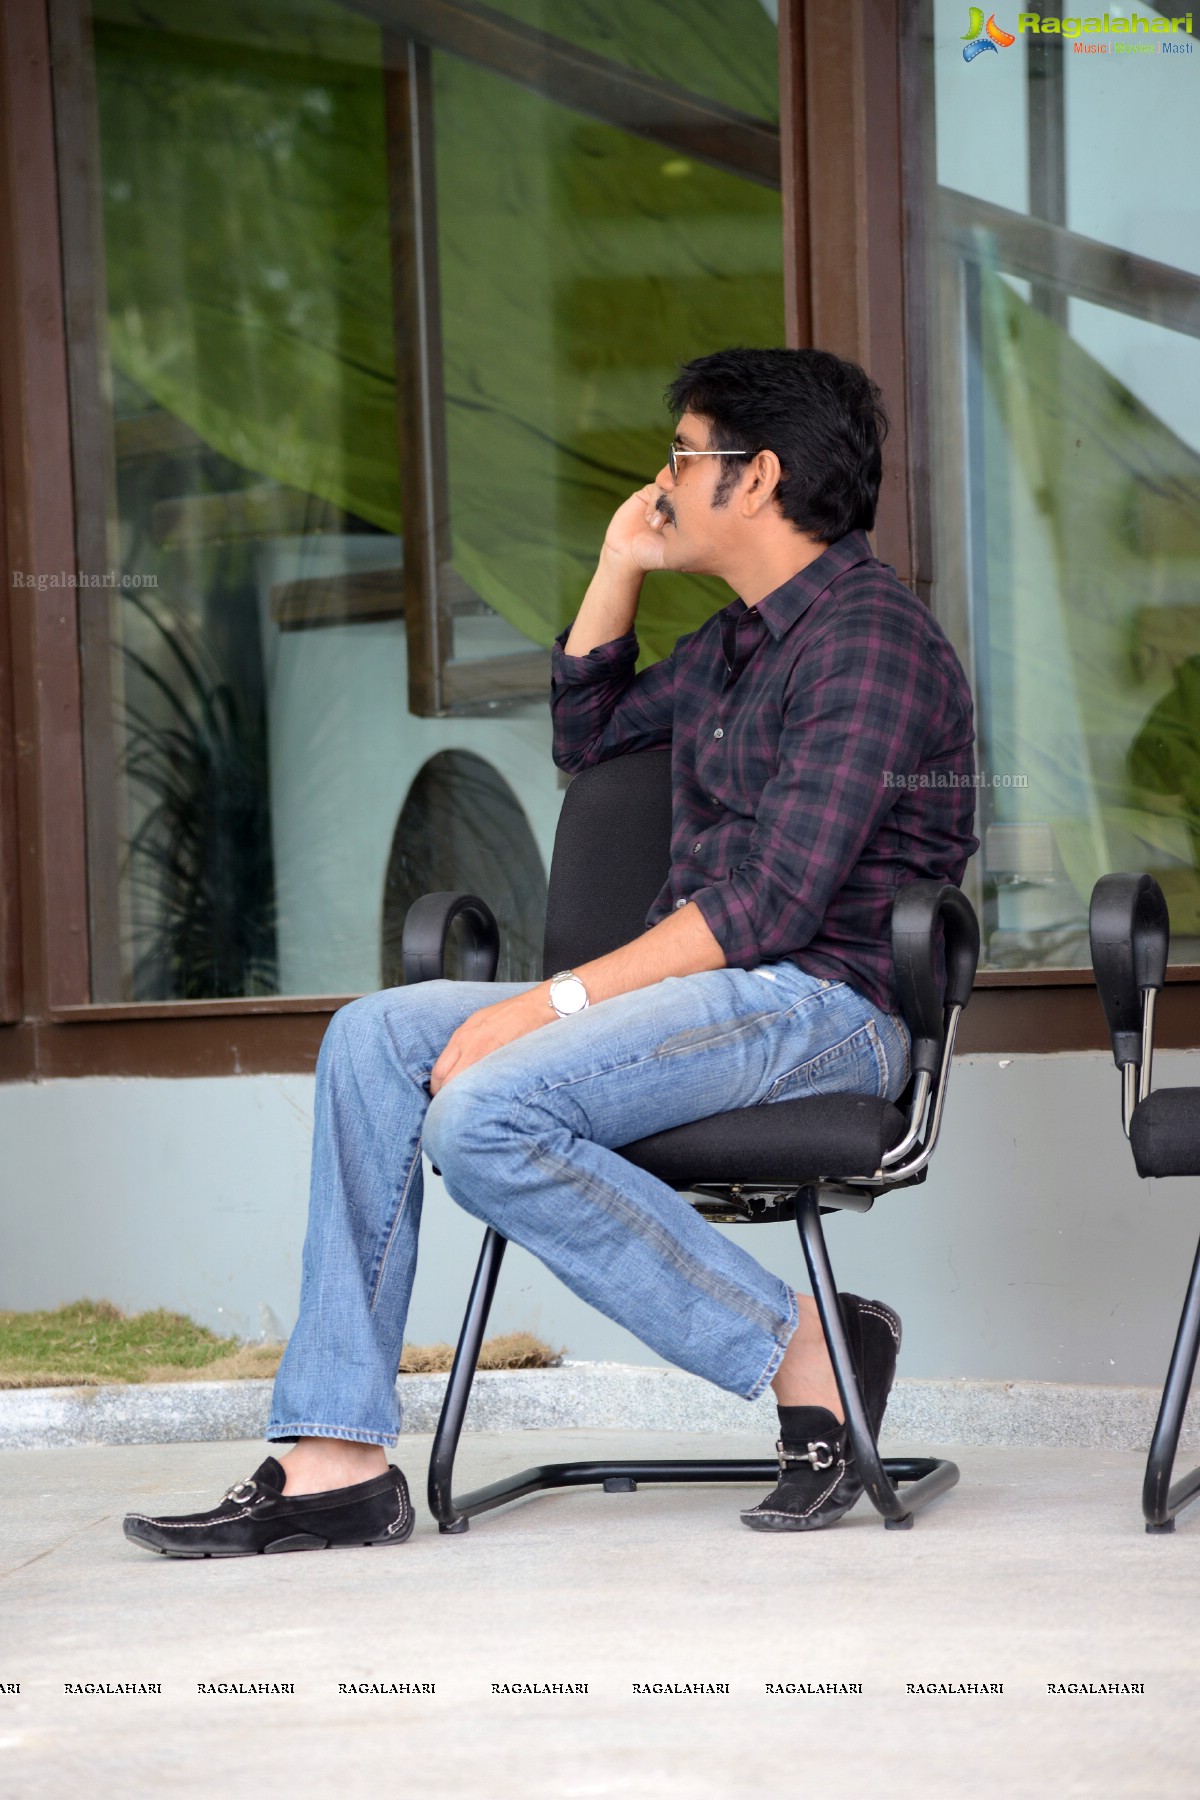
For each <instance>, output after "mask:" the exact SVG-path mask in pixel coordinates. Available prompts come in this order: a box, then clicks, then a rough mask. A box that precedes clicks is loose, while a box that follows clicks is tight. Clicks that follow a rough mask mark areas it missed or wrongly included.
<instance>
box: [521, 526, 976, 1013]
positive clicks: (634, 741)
mask: <svg viewBox="0 0 1200 1800" xmlns="http://www.w3.org/2000/svg"><path fill="white" fill-rule="evenodd" d="M569 630H570V628H569V627H568V629H567V630H566V631H564V632H563V633H562V634H561V635H560V637H559V638H558V640H557V642H556V643H555V646H554V651H553V673H552V693H551V707H552V710H553V716H554V760H555V762H556V763H557V764H558V766H559V768H561V769H566V770H568V771H569V772H570V773H572V774H575V773H577V772H578V771H579V770H580V769H586V768H590V767H591V766H592V765H593V764H594V763H599V762H605V761H607V759H608V758H609V757H611V756H620V755H622V754H623V753H625V752H627V751H633V750H649V749H651V748H653V747H654V746H655V745H662V744H668V743H669V744H670V746H671V768H672V791H673V818H672V829H671V873H670V876H669V877H668V880H667V883H666V885H665V887H664V888H663V890H662V892H661V893H660V894H659V896H658V898H657V899H656V901H655V902H654V905H653V906H652V907H651V909H650V911H649V913H648V914H647V917H646V925H647V927H649V926H651V925H654V924H657V923H658V921H659V920H660V919H663V918H665V917H666V916H667V914H668V913H669V912H670V911H671V909H672V907H678V906H684V905H686V903H687V902H688V901H689V900H693V901H695V903H696V905H697V906H698V907H699V908H700V911H701V913H702V914H703V915H704V919H705V921H706V923H707V925H708V927H709V930H710V931H711V932H712V934H713V936H714V937H715V938H716V940H717V942H718V943H719V944H720V946H721V948H722V950H723V951H724V953H725V961H726V964H727V965H728V966H730V967H735V968H743V969H750V968H753V967H754V966H755V964H756V963H760V962H776V961H784V960H788V961H791V962H794V963H798V964H799V966H800V967H801V968H802V969H807V970H808V971H809V972H810V973H811V974H813V975H818V976H823V977H825V979H827V980H830V981H844V982H847V983H848V984H849V986H850V987H852V988H855V989H856V990H857V991H858V992H859V993H860V994H863V995H864V996H865V997H866V998H867V999H868V1000H870V1001H871V1002H872V1003H873V1004H874V1005H876V1006H879V1007H881V1008H882V1009H883V1010H884V1011H885V1012H892V1013H894V1012H898V1011H899V998H898V996H897V993H896V990H895V986H894V983H893V979H892V953H891V942H890V936H889V928H890V920H891V907H892V898H893V895H894V894H895V892H896V889H897V888H898V887H900V886H902V885H903V883H905V882H907V881H912V880H915V879H917V878H920V877H931V878H933V879H934V880H938V881H952V882H956V883H957V882H961V880H962V877H963V871H964V870H965V868H966V865H967V858H968V857H969V856H970V855H971V853H972V851H973V850H975V849H976V848H977V847H978V842H977V839H976V838H975V837H974V835H973V833H972V830H971V825H972V821H973V818H974V813H975V790H974V760H973V756H972V745H973V740H974V729H973V723H972V708H971V692H970V689H969V687H968V685H967V681H966V677H965V676H964V674H963V671H962V668H961V665H960V664H959V661H958V658H957V657H956V655H955V653H954V651H953V649H952V648H951V646H950V643H949V641H948V639H947V638H946V636H945V634H944V633H943V631H942V630H941V627H940V626H939V625H938V624H937V622H936V620H935V619H934V618H933V616H932V615H931V614H930V612H929V611H928V609H927V608H926V607H925V606H923V605H922V603H921V602H920V601H919V600H918V599H916V598H915V596H914V595H913V594H911V593H910V592H909V590H908V589H907V588H906V587H905V586H904V585H903V583H902V582H901V581H899V580H898V579H897V576H896V574H895V572H894V570H892V569H890V568H889V567H888V566H887V565H886V564H884V563H881V562H878V561H877V560H876V559H875V558H874V557H873V556H872V555H871V550H870V546H869V544H868V542H867V538H866V535H865V533H863V532H861V531H852V532H850V533H849V534H848V535H847V536H846V537H844V538H840V539H839V540H838V541H837V542H836V543H834V544H831V545H830V546H829V548H828V549H827V550H826V551H825V552H824V554H823V555H821V556H820V557H818V558H817V560H816V561H815V562H813V563H810V564H809V566H808V568H806V569H802V570H801V572H800V573H799V574H798V575H793V576H792V578H791V579H790V580H789V581H785V582H784V584H783V586H782V587H779V588H776V589H775V591H774V593H772V594H768V595H767V597H766V598H765V599H764V600H761V601H760V602H759V603H758V605H757V606H751V607H747V606H745V605H744V604H743V602H742V601H741V600H734V601H733V602H732V603H731V604H730V605H729V606H726V607H724V608H723V609H722V611H720V612H718V613H715V614H714V615H713V617H712V618H710V619H708V620H707V621H706V622H705V623H704V624H703V625H702V626H701V627H700V629H699V630H698V631H693V632H691V633H689V635H688V636H686V637H682V638H680V640H679V642H678V643H677V644H676V646H675V649H674V651H673V652H672V653H671V655H670V656H668V657H666V658H665V659H664V661H662V662H660V663H655V664H654V665H653V667H651V668H649V669H645V670H643V672H642V673H641V674H640V675H636V674H635V673H634V665H635V663H636V661H637V655H638V643H637V638H636V636H635V635H634V634H633V632H630V633H628V634H627V635H626V636H625V637H621V638H617V639H615V640H614V641H613V642H612V643H609V644H600V645H598V646H597V647H596V648H595V649H594V650H592V651H590V652H589V653H588V655H586V656H568V655H567V654H566V652H565V650H564V649H563V645H564V643H565V642H566V639H567V636H568V635H569Z"/></svg>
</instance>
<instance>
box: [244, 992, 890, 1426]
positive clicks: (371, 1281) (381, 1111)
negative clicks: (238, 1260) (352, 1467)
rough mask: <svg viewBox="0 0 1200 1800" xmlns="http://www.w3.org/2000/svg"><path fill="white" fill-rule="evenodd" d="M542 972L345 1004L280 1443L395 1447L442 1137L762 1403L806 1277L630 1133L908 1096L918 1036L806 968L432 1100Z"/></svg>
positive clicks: (594, 1019) (652, 1317) (332, 1033)
mask: <svg viewBox="0 0 1200 1800" xmlns="http://www.w3.org/2000/svg"><path fill="white" fill-rule="evenodd" d="M527 985H532V984H503V983H499V984H498V983H477V982H459V981H431V982H423V983H420V984H419V985H417V986H414V987H406V988H388V989H385V990H384V991H383V992H381V993H377V994H370V995H368V996H367V997H366V998H365V999H362V1000H356V1001H354V1002H353V1003H352V1004H351V1005H350V1006H346V1007H343V1008H342V1010H341V1011H340V1012H338V1013H337V1014H336V1015H335V1016H334V1018H333V1019H332V1020H331V1022H330V1026H329V1030H328V1032H327V1033H326V1036H325V1041H324V1043H323V1044H322V1046H321V1054H320V1058H319V1060H318V1064H317V1098H316V1119H315V1133H314V1141H313V1158H312V1189H311V1197H310V1203H309V1220H308V1234H307V1237H306V1239H305V1245H304V1271H303V1285H302V1290H301V1299H300V1317H299V1320H298V1322H297V1325H296V1329H295V1331H294V1332H293V1333H292V1337H291V1341H290V1343H289V1344H288V1347H287V1351H286V1353H285V1355H284V1358H283V1362H282V1364H281V1366H280V1370H279V1374H278V1377H277V1379H276V1382H275V1395H274V1402H273V1405H272V1411H271V1419H270V1422H269V1424H268V1426H267V1437H268V1438H270V1439H273V1440H280V1439H288V1438H295V1437H330V1438H349V1439H354V1440H357V1441H359V1442H362V1443H371V1444H384V1445H387V1444H391V1443H393V1442H394V1441H395V1438H396V1435H397V1432H398V1430H399V1426H400V1416H399V1407H398V1404H397V1400H396V1372H397V1367H398V1364H399V1361H400V1352H401V1349H402V1346H403V1342H404V1324H405V1318H406V1315H407V1312H408V1304H409V1296H410V1294H411V1292H412V1282H413V1274H414V1271H415V1268H416V1259H417V1233H418V1229H419V1226H420V1221H421V1198H422V1166H421V1154H422V1150H424V1151H425V1153H426V1154H427V1155H428V1156H429V1157H430V1159H431V1160H432V1162H433V1163H434V1164H435V1165H436V1167H437V1168H439V1169H440V1170H441V1172H442V1176H443V1179H444V1181H445V1184H446V1188H447V1190H448V1192H449V1193H450V1195H451V1196H452V1197H453V1199H454V1200H456V1201H457V1203H458V1204H459V1205H460V1206H462V1207H464V1208H465V1209H466V1211H468V1212H470V1213H473V1214H475V1216H476V1217H477V1218H479V1219H482V1220H484V1221H486V1223H487V1224H489V1225H494V1226H495V1227H496V1229H497V1230H498V1231H500V1232H501V1233H502V1234H503V1235H504V1236H505V1237H506V1238H508V1239H510V1240H511V1241H512V1242H513V1243H516V1244H522V1245H524V1247H525V1248H526V1249H527V1250H530V1251H532V1252H533V1254H534V1255H535V1256H537V1257H539V1258H540V1259H541V1261H542V1262H543V1263H545V1265H546V1267H547V1268H549V1269H551V1270H553V1272H554V1273H555V1274H556V1275H557V1276H558V1277H559V1279H560V1280H561V1281H563V1282H565V1283H566V1285H567V1286H568V1287H569V1288H570V1289H571V1290H572V1291H573V1292H574V1293H576V1294H578V1295H579V1296H580V1298H581V1299H583V1300H586V1301H587V1302H588V1303H589V1304H590V1305H592V1306H595V1307H597V1308H598V1309H599V1310H600V1311H601V1312H602V1313H604V1314H606V1315H607V1316H608V1317H609V1318H610V1319H615V1320H616V1321H617V1322H618V1323H619V1324H621V1325H624V1326H625V1327H626V1328H627V1329H628V1330H629V1331H632V1332H633V1333H635V1335H636V1336H637V1337H639V1338H641V1340H642V1342H643V1343H646V1344H648V1345H649V1346H650V1347H651V1349H653V1350H656V1351H657V1352H658V1353H659V1355H660V1356H663V1357H665V1358H666V1359H667V1361H669V1362H672V1363H675V1364H677V1365H678V1366H679V1367H680V1368H682V1369H689V1370H691V1372H692V1373H693V1374H695V1375H701V1376H703V1377H704V1378H705V1379H706V1380H708V1381H712V1382H715V1383H716V1384H717V1386H718V1387H722V1388H727V1389H729V1390H730V1391H731V1392H732V1393H735V1394H741V1395H743V1396H744V1397H745V1398H746V1399H748V1400H753V1399H755V1398H756V1397H757V1396H758V1395H759V1394H760V1393H761V1392H762V1391H763V1389H764V1388H765V1387H766V1385H767V1383H768V1382H769V1381H770V1380H771V1378H772V1376H773V1375H774V1373H775V1371H776V1369H777V1368H778V1366H779V1363H780V1361H781V1360H782V1357H783V1353H784V1350H785V1349H786V1348H787V1343H788V1340H789V1338H790V1337H791V1334H792V1331H793V1330H794V1328H795V1324H796V1299H795V1295H794V1294H793V1292H792V1290H791V1289H790V1288H789V1287H788V1286H787V1285H786V1284H785V1283H784V1282H783V1281H781V1280H780V1279H779V1277H778V1276H776V1275H772V1274H770V1273H769V1272H768V1271H767V1270H766V1269H764V1268H763V1267H762V1266H761V1264H759V1263H758V1262H756V1261H755V1259H754V1257H752V1256H751V1255H750V1254H749V1252H748V1251H746V1250H743V1249H742V1248H741V1247H740V1246H739V1245H738V1244H735V1243H732V1242H731V1241H730V1240H729V1239H728V1238H727V1237H725V1236H724V1235H723V1234H722V1233H721V1232H719V1231H717V1230H715V1229H714V1228H713V1226H712V1225H710V1224H709V1223H708V1221H707V1220H705V1219H703V1218H701V1217H700V1216H699V1215H698V1214H697V1213H696V1212H695V1211H694V1210H693V1208H692V1207H691V1206H690V1205H689V1203H688V1202H687V1201H686V1200H685V1199H683V1198H682V1196H681V1195H679V1194H677V1193H675V1191H674V1190H673V1189H672V1188H669V1187H667V1186H666V1185H665V1184H664V1183H663V1182H661V1181H658V1180H656V1179H655V1177H654V1176H652V1175H647V1174H645V1173H644V1172H643V1171H642V1170H640V1169H636V1168H634V1167H633V1165H632V1164H630V1163H627V1162H626V1161H625V1160H624V1159H623V1158H622V1157H621V1156H619V1155H617V1154H616V1151H615V1149H614V1148H613V1147H614V1146H617V1145H621V1144H628V1143H632V1142H634V1141H635V1140H636V1139H637V1138H641V1137H647V1136H649V1134H650V1133H651V1132H654V1131H662V1130H666V1129H667V1128H668V1127H670V1126H673V1125H683V1124H686V1123H687V1122H689V1121H690V1120H693V1119H699V1118H704V1117H707V1116H708V1115H709V1114H710V1113H714V1112H726V1111H730V1110H733V1109H734V1108H738V1107H747V1106H762V1105H770V1104H771V1102H773V1101H776V1100H790V1099H796V1098H801V1097H803V1096H805V1095H814V1094H838V1093H864V1094H872V1095H876V1096H881V1097H884V1098H886V1099H894V1098H895V1097H896V1096H897V1095H898V1094H899V1093H900V1091H901V1090H902V1088H903V1087H904V1085H905V1083H906V1081H907V1079H908V1060H909V1043H908V1033H907V1031H906V1029H905V1027H904V1024H903V1022H902V1021H901V1020H899V1019H896V1018H893V1017H890V1016H888V1015H887V1014H883V1013H881V1012H880V1011H879V1010H878V1008H876V1007H874V1006H872V1005H871V1004H870V1003H869V1002H868V1001H867V1000H865V999H863V998H862V996H861V995H859V994H857V993H855V992H854V990H853V989H851V988H849V987H847V986H845V984H844V983H841V982H829V981H823V980H821V979H819V978H818V977H816V976H813V975H809V974H806V973H805V972H804V971H803V970H802V969H799V968H797V967H796V965H795V964H794V963H788V962H781V963H773V964H762V965H760V966H759V967H758V968H756V969H728V968H726V969H716V970H712V971H708V972H704V973H700V974H694V975H685V976H680V977H672V978H671V979H669V980H666V981H661V982H657V983H656V984H655V985H654V986H652V987H647V988H641V989H638V990H637V991H636V992H634V993H631V994H623V995H620V996H618V997H617V998H616V999H612V1000H605V1001H603V1002H601V1003H599V1004H597V1005H595V1006H592V1007H589V1008H588V1009H587V1010H586V1011H584V1012H582V1013H578V1014H576V1015H575V1016H574V1017H572V1018H568V1019H554V1020H552V1021H551V1023H549V1024H548V1025H546V1026H544V1027H543V1028H541V1029H540V1030H537V1031H533V1032H530V1033H528V1034H527V1035H526V1036H525V1037H522V1038H518V1039H517V1040H516V1042H514V1043H512V1044H507V1045H505V1046H504V1048H503V1049H500V1050H495V1051H493V1052H492V1054H491V1055H490V1056H486V1057H484V1058H483V1059H482V1061H480V1062H477V1063H474V1064H473V1065H472V1066H471V1067H470V1068H468V1069H466V1070H465V1071H464V1072H463V1073H462V1074H460V1075H457V1076H456V1077H455V1078H454V1079H453V1080H452V1081H450V1082H449V1083H448V1084H447V1085H446V1086H445V1087H444V1088H443V1089H442V1090H441V1091H440V1092H439V1094H438V1096H437V1098H436V1099H434V1100H432V1101H431V1100H430V1097H429V1087H428V1083H429V1076H430V1071H431V1070H432V1068H433V1065H434V1063H435V1062H436V1061H437V1058H438V1056H439V1055H440V1054H441V1051H442V1050H443V1048H444V1047H445V1044H446V1042H447V1040H448V1039H449V1037H450V1035H451V1033H452V1032H453V1031H454V1030H455V1029H456V1028H457V1026H458V1025H460V1024H461V1023H462V1021H463V1020H464V1019H466V1018H468V1017H469V1015H470V1014H471V1013H473V1012H475V1011H476V1010H477V1009H478V1008H479V1007H483V1006H488V1005H490V1004H492V1003H494V1002H496V1001H498V1000H503V999H505V998H507V997H508V996H509V995H510V994H517V993H521V992H523V991H524V988H525V986H527Z"/></svg>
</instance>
